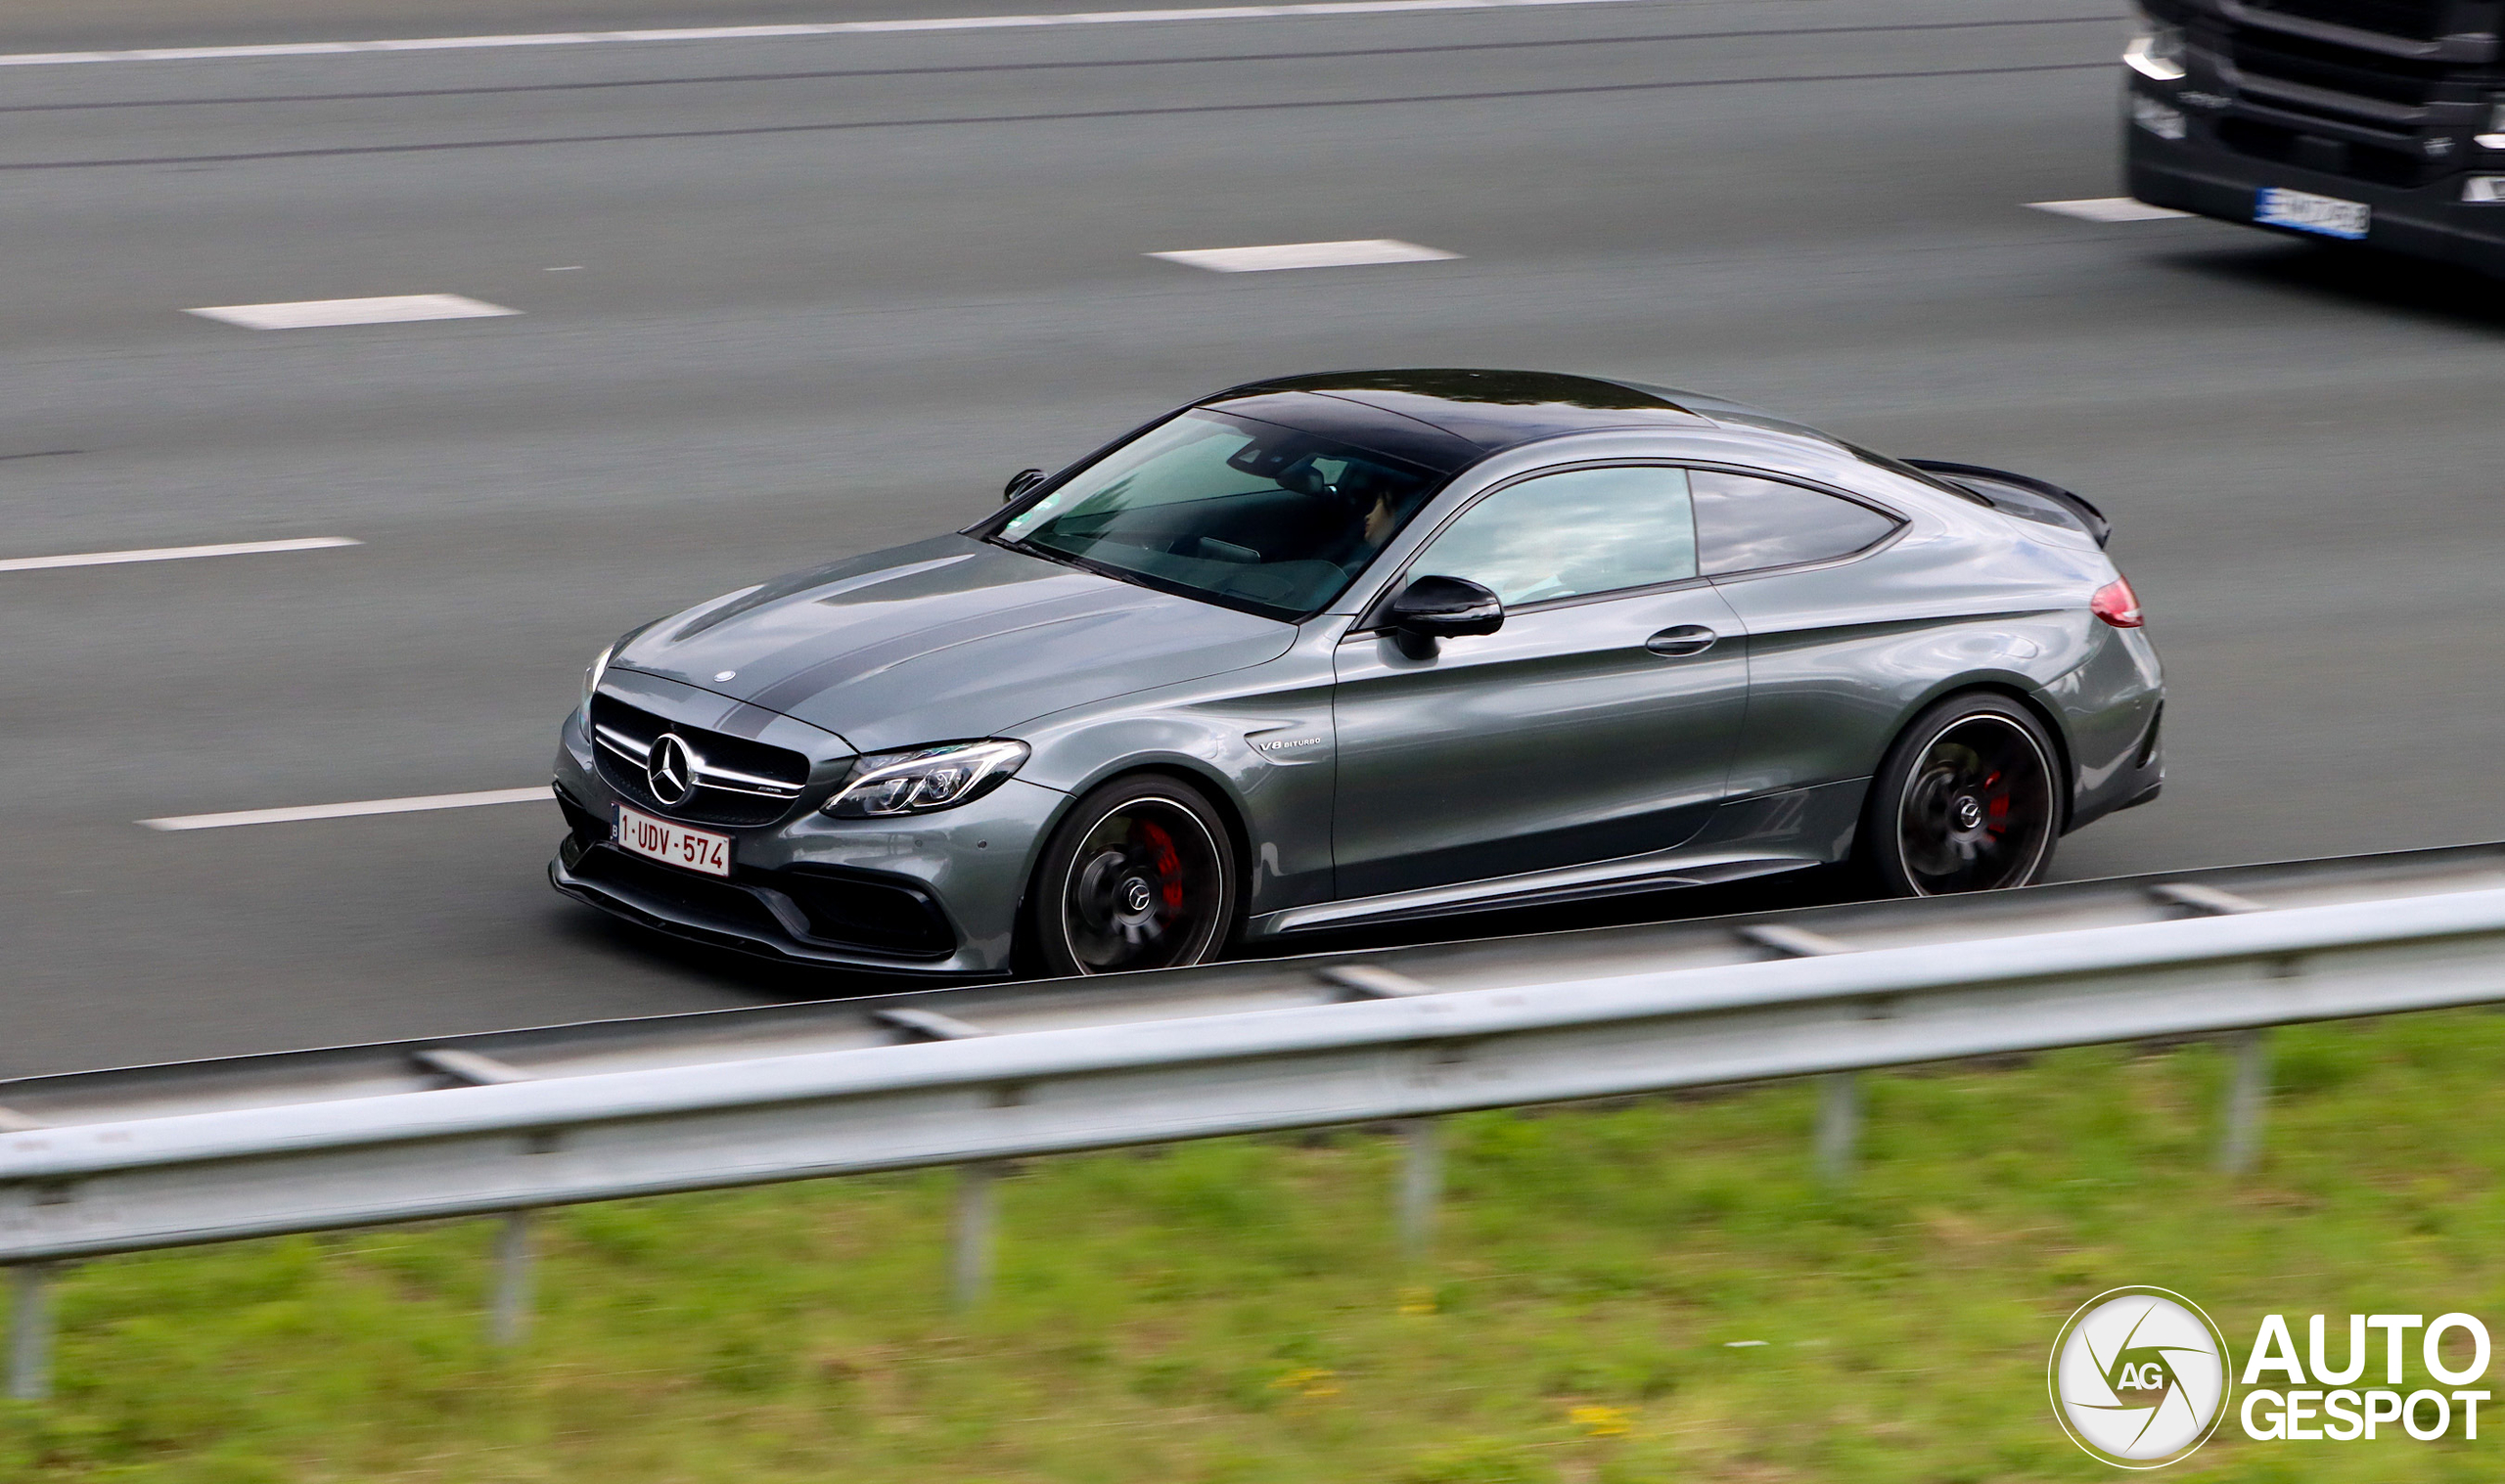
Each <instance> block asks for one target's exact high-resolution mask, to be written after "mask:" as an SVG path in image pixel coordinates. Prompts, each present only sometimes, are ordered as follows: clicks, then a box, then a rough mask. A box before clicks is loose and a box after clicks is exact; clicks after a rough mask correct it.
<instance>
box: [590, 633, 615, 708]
mask: <svg viewBox="0 0 2505 1484" xmlns="http://www.w3.org/2000/svg"><path fill="white" fill-rule="evenodd" d="M616 652H617V646H615V645H614V644H613V645H610V646H608V647H607V648H605V649H603V650H602V651H601V652H599V653H597V654H594V655H593V656H592V657H591V668H589V669H587V670H585V671H583V704H584V705H590V704H591V693H592V692H594V691H597V690H599V689H600V677H602V676H603V675H606V674H608V673H609V656H610V655H612V654H615V653H616Z"/></svg>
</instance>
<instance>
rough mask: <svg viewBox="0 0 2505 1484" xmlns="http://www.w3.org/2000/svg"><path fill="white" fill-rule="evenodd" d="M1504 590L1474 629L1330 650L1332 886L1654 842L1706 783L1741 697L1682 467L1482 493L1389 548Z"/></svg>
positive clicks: (1636, 469) (1683, 829) (1723, 611)
mask: <svg viewBox="0 0 2505 1484" xmlns="http://www.w3.org/2000/svg"><path fill="white" fill-rule="evenodd" d="M1426 575H1438V576H1447V577H1463V578H1468V579H1469V580H1471V581H1474V582H1478V583H1481V584H1483V585H1484V586H1486V587H1488V588H1491V589H1493V590H1494V591H1495V592H1496V594H1497V596H1498V597H1499V598H1500V599H1502V600H1503V601H1504V605H1505V618H1504V624H1503V627H1501V628H1500V629H1498V630H1497V632H1495V633H1493V634H1486V635H1479V636H1474V637H1469V638H1458V639H1445V640H1442V641H1440V642H1438V643H1436V644H1435V645H1434V646H1432V648H1431V649H1430V647H1426V646H1418V645H1414V644H1412V645H1409V646H1407V647H1404V645H1403V643H1402V641H1401V640H1400V639H1399V638H1398V637H1396V636H1393V635H1391V634H1389V633H1388V632H1356V633H1352V634H1351V635H1350V636H1349V637H1348V638H1346V639H1345V640H1344V641H1342V643H1341V644H1340V645H1339V647H1338V650H1337V652H1336V656H1335V660H1336V666H1335V668H1336V679H1337V684H1336V690H1335V696H1334V700H1333V714H1334V718H1335V725H1336V728H1337V732H1338V739H1339V779H1338V793H1337V799H1336V802H1335V805H1334V810H1333V832H1332V843H1333V856H1334V870H1335V880H1336V890H1337V894H1338V895H1339V896H1340V897H1341V898H1342V899H1344V900H1345V899H1348V898H1354V897H1367V896H1378V895H1383V894H1386V893H1389V892H1397V891H1405V890H1410V889H1415V888H1422V887H1431V886H1440V885H1446V884H1450V883H1454V882H1462V881H1473V880H1480V879H1486V878H1490V877H1507V876H1514V875H1518V874H1521V873H1523V872H1529V871H1540V870H1546V869H1550V868H1554V867H1560V866H1570V865H1577V864H1581V863H1583V862H1588V861H1598V860H1606V859H1611V858H1614V857H1618V856H1628V855H1638V854H1642V853H1645V852H1648V851H1654V850H1662V849H1667V848H1669V847H1671V846H1674V845H1677V844H1679V843H1680V842H1681V841H1683V840H1685V839H1686V838H1687V837H1688V836H1689V835H1691V834H1693V833H1694V832H1696V830H1697V829H1698V827H1699V826H1701V825H1702V824H1703V822H1704V820H1705V818H1706V816H1708V815H1709V814H1710V813H1712V811H1713V808H1714V805H1715V804H1716V803H1717V802H1719V801H1720V799H1721V798H1722V797H1723V794H1724V785H1725V779H1726V776H1727V774H1728V772H1729V765H1730V758H1731V749H1732V746H1733V744H1734V742H1735V741H1736V739H1737V737H1738V734H1739V730H1740V725H1741V721H1742V717H1743V715H1744V713H1745V711H1746V709H1747V692H1748V658H1747V645H1746V642H1745V640H1744V639H1743V637H1742V629H1741V626H1740V624H1739V622H1738V620H1737V617H1736V616H1735V615H1734V613H1733V612H1732V610H1731V608H1730V606H1729V605H1728V604H1727V603H1725V602H1724V601H1723V599H1722V596H1721V595H1720V593H1719V592H1717V591H1716V590H1715V589H1714V588H1713V586H1712V585H1711V584H1710V583H1708V582H1707V581H1705V580H1703V578H1702V576H1701V574H1700V572H1699V570H1698V566H1697V558H1696V542H1695V525H1694V520H1693V517H1692V515H1691V511H1690V502H1689V496H1688V487H1687V478H1686V474H1685V472H1683V471H1681V470H1678V469H1674V468H1667V467H1662V466H1656V465H1613V466H1602V467H1591V468H1582V469H1573V470H1564V471H1556V472H1547V473H1542V474H1536V475H1533V476H1531V477H1528V478H1526V479H1523V480H1519V481H1516V482H1514V483H1511V484H1507V485H1503V486H1500V487H1499V488H1497V489H1495V490H1493V491H1490V492H1489V493H1488V494H1486V495H1485V496H1483V497H1481V498H1480V500H1478V501H1477V502H1476V503H1475V504H1473V505H1471V506H1470V507H1469V508H1468V509H1466V510H1464V511H1463V512H1462V513H1461V514H1460V515H1459V516H1458V517H1455V518H1454V519H1453V520H1452V521H1451V522H1450V523H1448V524H1447V525H1446V526H1445V527H1444V528H1443V529H1442V530H1440V531H1438V532H1437V533H1436V534H1435V536H1434V537H1433V538H1432V539H1431V540H1430V541H1429V542H1428V544H1427V545H1426V546H1425V547H1424V548H1423V549H1422V550H1421V551H1420V552H1419V554H1418V555H1417V556H1416V557H1414V558H1413V559H1412V560H1411V561H1410V562H1409V563H1408V565H1407V567H1406V569H1405V571H1404V572H1403V574H1402V576H1401V577H1400V578H1399V579H1398V580H1397V581H1395V582H1394V583H1393V584H1392V588H1393V590H1395V591H1396V590H1397V589H1398V588H1399V587H1401V586H1405V585H1406V584H1407V583H1408V582H1409V581H1411V580H1414V579H1415V578H1416V577H1420V576H1426Z"/></svg>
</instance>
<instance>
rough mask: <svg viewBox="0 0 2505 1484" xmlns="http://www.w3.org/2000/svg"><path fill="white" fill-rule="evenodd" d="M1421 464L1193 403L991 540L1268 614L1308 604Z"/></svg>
mask: <svg viewBox="0 0 2505 1484" xmlns="http://www.w3.org/2000/svg"><path fill="white" fill-rule="evenodd" d="M1434 484H1435V480H1434V478H1433V476H1431V475H1430V474H1429V473H1428V472H1426V471H1424V470H1421V469H1416V468H1413V467H1411V466H1409V465H1406V464H1403V463H1401V462H1400V461H1398V460H1395V459H1391V458H1388V457H1385V456H1382V455H1377V454H1374V453H1372V452H1370V451H1368V450H1365V449H1360V448H1355V447H1351V446H1348V445H1345V444H1340V443H1335V442H1332V441H1331V440H1329V439H1325V438H1322V437H1319V436H1317V435H1315V434H1311V433H1307V432H1302V431H1299V430H1298V429H1294V428H1288V427H1279V426H1277V425H1274V424H1266V423H1259V422H1255V421H1253V420H1252V419H1249V418H1237V417H1232V416H1229V415H1226V414H1222V413H1214V412H1209V411H1207V410H1197V411H1194V412H1189V413H1186V414H1184V415H1183V416H1181V417H1178V418H1174V419H1172V420H1170V421H1168V422H1166V423H1163V424H1161V425H1159V426H1158V427H1154V428H1151V429H1150V430H1149V431H1147V432H1146V433H1143V434H1141V435H1140V436H1139V437H1138V438H1135V439H1133V440H1132V441H1131V442H1129V443H1126V444H1124V445H1123V446H1121V447H1120V448H1117V449H1116V450H1115V451H1114V452H1113V453H1111V454H1109V455H1107V456H1106V457H1105V458H1104V459H1102V460H1100V461H1098V462H1097V463H1096V464H1094V465H1092V466H1090V467H1089V468H1087V469H1084V470H1081V471H1080V472H1078V473H1077V474H1075V475H1073V476H1072V477H1070V479H1069V480H1067V481H1066V482H1064V483H1063V484H1062V486H1061V487H1060V488H1059V489H1056V490H1054V491H1053V492H1052V493H1051V494H1050V495H1048V496H1046V497H1045V498H1044V499H1042V500H1040V501H1038V502H1036V504H1035V505H1034V507H1033V508H1031V509H1029V510H1026V511H1023V512H1021V513H1020V514H1019V515H1018V516H1017V517H1015V518H1013V519H1012V520H1010V521H1009V522H1008V524H1007V525H1005V526H1003V527H1002V528H1001V530H1000V533H999V538H998V539H1000V540H1002V541H1005V542H1007V543H1009V544H1011V545H1014V546H1019V547H1023V548H1025V549H1026V550H1029V551H1032V552H1034V553H1036V554H1037V555H1041V556H1047V557H1058V558H1063V559H1066V560H1073V561H1075V562H1077V563H1079V564H1081V565H1085V566H1090V567H1097V568H1102V569H1109V570H1110V571H1111V572H1112V573H1113V574H1115V575H1119V576H1126V577H1130V578H1133V579H1135V580H1140V581H1143V582H1145V583H1147V584H1148V585H1149V586H1152V587H1160V588H1165V589H1168V590H1169V591H1180V592H1183V593H1186V594H1188V595H1189V596H1193V597H1198V598H1204V599H1207V600H1209V601H1212V602H1217V603H1222V604H1225V605H1227V606H1228V607H1241V608H1247V609H1250V610H1252V611H1253V612H1258V613H1261V614H1264V615H1265V616H1269V617H1276V618H1291V619H1292V618H1301V617H1303V616H1305V615H1306V614H1309V613H1313V612H1317V611H1319V610H1320V609H1321V608H1322V607H1324V606H1325V605H1327V604H1329V603H1330V602H1331V600H1332V599H1334V598H1337V597H1338V596H1339V595H1340V593H1341V591H1342V590H1343V589H1344V588H1345V587H1346V586H1347V585H1348V583H1349V581H1350V580H1351V579H1353V578H1354V577H1355V576H1356V574H1357V573H1358V572H1360V571H1363V570H1364V569H1365V566H1366V563H1367V562H1371V561H1373V560H1374V557H1375V554H1376V553H1377V552H1380V551H1381V550H1383V547H1384V543H1386V542H1388V541H1389V540H1390V539H1391V537H1392V535H1393V534H1394V533H1395V532H1397V531H1398V530H1399V529H1400V527H1401V525H1402V524H1403V523H1405V522H1406V521H1407V520H1408V518H1409V517H1411V516H1413V515H1415V514H1416V513H1417V511H1418V508H1419V507H1420V506H1422V505H1424V504H1425V503H1426V501H1427V498H1428V496H1429V495H1431V494H1432V493H1434Z"/></svg>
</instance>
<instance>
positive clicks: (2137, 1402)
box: [2051, 1288, 2233, 1468]
mask: <svg viewBox="0 0 2505 1484" xmlns="http://www.w3.org/2000/svg"><path fill="white" fill-rule="evenodd" d="M2229 1361H2230V1358H2229V1356H2228V1354H2227V1342H2226V1337H2225V1336H2224V1335H2222V1334H2220V1333H2219V1332H2218V1327H2217V1326H2215V1325H2213V1324H2211V1323H2209V1316H2208V1315H2206V1314H2204V1313H2202V1312H2201V1309H2200V1306H2199V1305H2197V1304H2195V1303H2193V1302H2192V1301H2191V1300H2190V1299H2188V1298H2185V1297H2184V1296H2183V1295H2181V1294H2179V1293H2169V1292H2167V1291H2166V1290H2165V1289H2163V1288H2116V1289H2114V1290H2113V1291H2112V1292H2109V1293H2100V1294H2098V1295H2097V1296H2096V1297H2094V1298H2091V1299H2089V1300H2088V1301H2087V1302H2086V1303H2084V1304H2082V1305H2080V1306H2079V1311H2078V1312H2077V1313H2076V1314H2073V1315H2072V1316H2071V1320H2070V1323H2069V1324H2067V1325H2064V1326H2063V1327H2062V1332H2061V1335H2060V1337H2059V1338H2057V1339H2055V1340H2054V1341H2053V1362H2052V1368H2051V1380H2052V1388H2053V1416H2055V1417H2059V1418H2060V1419H2061V1423H2062V1429H2063V1430H2064V1431H2065V1432H2068V1433H2069V1434H2070V1435H2071V1441H2072V1442H2074V1443H2076V1444H2078V1446H2079V1447H2081V1448H2084V1449H2086V1450H2087V1451H2088V1452H2089V1453H2091V1454H2093V1455H2095V1456H2096V1457H2097V1458H2100V1459H2102V1460H2104V1461H2105V1462H2108V1463H2111V1464H2113V1465H2114V1466H2115V1467H2117V1468H2163V1467H2164V1466H2165V1465H2166V1464H2168V1463H2172V1462H2179V1461H2181V1460H2183V1459H2186V1458H2189V1457H2190V1456H2191V1455H2192V1453H2193V1451H2194V1450H2195V1449H2197V1448H2199V1447H2200V1446H2201V1445H2202V1444H2204V1443H2206V1442H2208V1441H2209V1434H2210V1433H2212V1432H2215V1431H2217V1428H2218V1420H2219V1419H2220V1418H2221V1417H2225V1416H2226V1412H2227V1405H2226V1404H2227V1377H2228V1376H2229V1375H2230V1374H2231V1373H2232V1370H2233V1368H2232V1367H2231V1365H2230V1363H2229Z"/></svg>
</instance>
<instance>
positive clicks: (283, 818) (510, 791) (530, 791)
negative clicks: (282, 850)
mask: <svg viewBox="0 0 2505 1484" xmlns="http://www.w3.org/2000/svg"><path fill="white" fill-rule="evenodd" d="M556 796H557V795H556V793H555V792H554V791H553V790H552V789H550V788H549V787H548V786H547V785H546V784H541V785H539V786H537V787H530V788H491V789H489V790H487V791H486V792H483V793H430V794H426V795H424V796H422V797H418V798H368V799H358V800H356V801H354V802H352V803H345V804H301V805H298V806H296V808H293V809H238V810H235V811H234V812H232V813H229V814H176V815H171V816H168V817H167V818H164V819H155V820H141V821H140V822H139V823H141V824H143V825H146V826H147V827H148V828H149V829H151V830H225V829H229V828H231V827H233V826H236V825H292V824H296V823H297V822H298V821H302V820H337V819H351V818H354V817H355V816H357V815H360V814H416V813H419V812H421V811H423V810H428V809H476V808H478V807H480V806H481V805H485V804H529V803H536V802H539V801H541V800H544V799H553V798H555V797H556Z"/></svg>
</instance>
